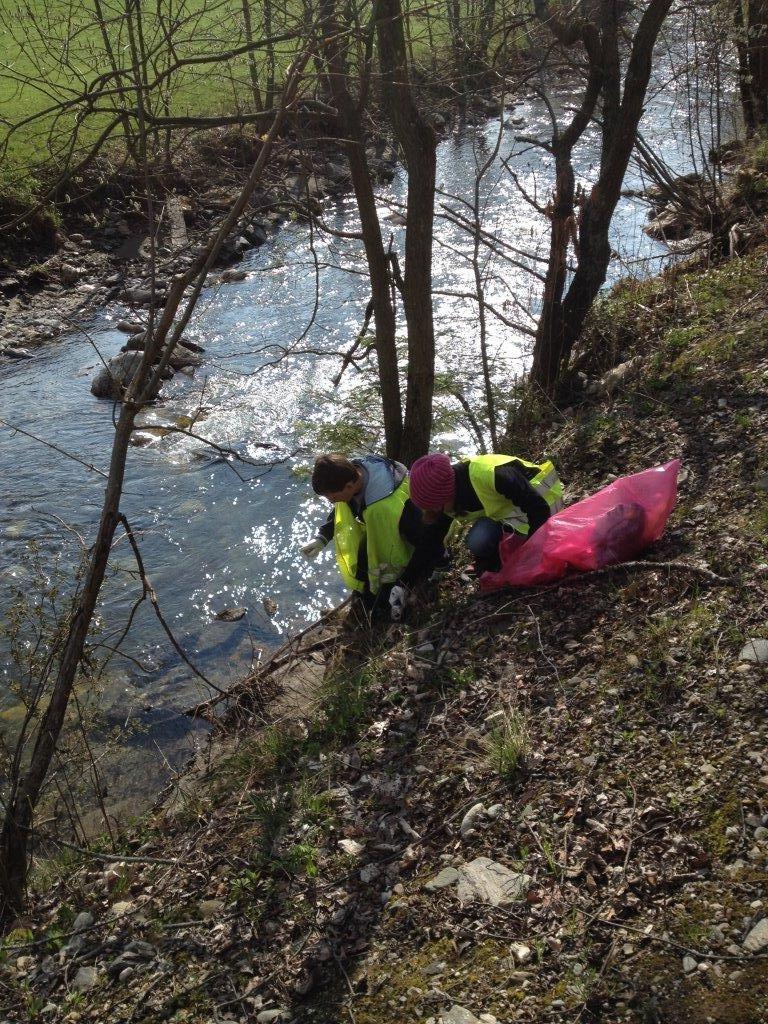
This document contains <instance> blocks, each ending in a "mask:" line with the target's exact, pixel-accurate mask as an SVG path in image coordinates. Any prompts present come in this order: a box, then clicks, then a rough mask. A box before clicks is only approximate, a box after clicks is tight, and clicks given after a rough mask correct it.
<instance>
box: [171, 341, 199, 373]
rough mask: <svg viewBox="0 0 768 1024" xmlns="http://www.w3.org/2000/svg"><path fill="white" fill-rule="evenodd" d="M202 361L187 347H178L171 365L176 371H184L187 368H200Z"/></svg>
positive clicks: (172, 354) (172, 355)
mask: <svg viewBox="0 0 768 1024" xmlns="http://www.w3.org/2000/svg"><path fill="white" fill-rule="evenodd" d="M201 363H202V359H201V358H200V356H199V355H198V354H197V353H196V352H192V351H191V350H190V349H188V348H187V347H186V346H185V345H177V346H176V347H175V348H174V350H173V352H172V353H171V358H170V360H169V365H170V366H171V368H172V369H174V370H183V369H184V368H185V367H187V366H200V364H201Z"/></svg>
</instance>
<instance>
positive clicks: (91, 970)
mask: <svg viewBox="0 0 768 1024" xmlns="http://www.w3.org/2000/svg"><path fill="white" fill-rule="evenodd" d="M96 978H97V971H96V968H95V967H81V968H80V969H79V970H78V972H77V974H76V975H75V979H74V981H73V982H72V988H73V989H74V990H75V991H76V992H87V991H88V989H91V988H93V986H94V985H95V984H96Z"/></svg>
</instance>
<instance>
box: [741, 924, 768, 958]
mask: <svg viewBox="0 0 768 1024" xmlns="http://www.w3.org/2000/svg"><path fill="white" fill-rule="evenodd" d="M766 946H768V917H764V918H763V919H762V921H758V922H757V924H756V925H755V927H754V928H753V929H752V930H751V932H750V933H749V935H747V937H746V939H744V949H746V951H747V952H748V953H760V952H761V951H762V950H764V949H765V947H766Z"/></svg>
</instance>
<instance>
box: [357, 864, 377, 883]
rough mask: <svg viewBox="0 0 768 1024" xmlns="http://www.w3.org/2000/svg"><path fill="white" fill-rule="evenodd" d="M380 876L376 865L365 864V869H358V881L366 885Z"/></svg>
mask: <svg viewBox="0 0 768 1024" xmlns="http://www.w3.org/2000/svg"><path fill="white" fill-rule="evenodd" d="M380 874H381V869H380V868H379V865H378V864H366V865H365V867H363V868H361V869H360V881H361V882H365V884H366V885H368V884H369V883H370V882H373V881H374V879H376V878H378V877H379V875H380Z"/></svg>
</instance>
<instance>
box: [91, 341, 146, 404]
mask: <svg viewBox="0 0 768 1024" xmlns="http://www.w3.org/2000/svg"><path fill="white" fill-rule="evenodd" d="M140 362H141V353H140V352H121V353H120V354H119V355H116V356H113V357H112V358H111V359H110V360H109V361H108V362H107V365H106V366H102V367H101V369H100V370H99V372H98V373H97V374H96V376H95V377H94V378H93V380H92V381H91V394H92V395H94V396H95V397H96V398H115V399H119V398H121V397H122V389H123V388H125V387H127V386H128V385H129V384H130V382H131V381H132V380H133V376H134V374H135V373H136V371H137V370H138V368H139V363H140Z"/></svg>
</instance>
